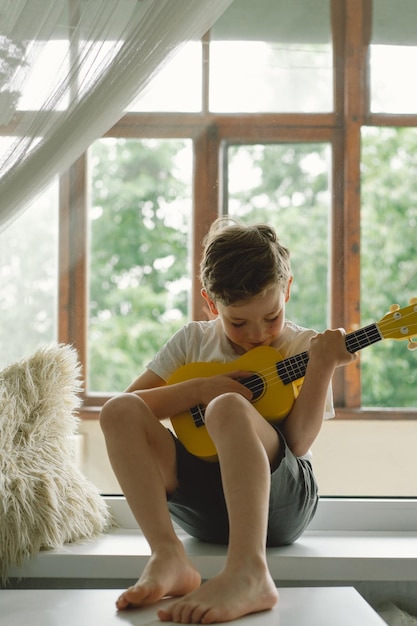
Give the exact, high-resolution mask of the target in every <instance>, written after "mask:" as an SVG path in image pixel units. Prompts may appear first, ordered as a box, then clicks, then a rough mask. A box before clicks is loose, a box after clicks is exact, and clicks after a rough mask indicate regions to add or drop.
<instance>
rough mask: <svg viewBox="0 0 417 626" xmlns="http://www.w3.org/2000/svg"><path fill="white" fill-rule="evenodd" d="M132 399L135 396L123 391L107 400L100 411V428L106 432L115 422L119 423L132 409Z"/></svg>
mask: <svg viewBox="0 0 417 626" xmlns="http://www.w3.org/2000/svg"><path fill="white" fill-rule="evenodd" d="M134 400H135V397H134V396H132V394H129V393H123V394H120V395H117V396H114V397H113V398H110V400H107V402H106V403H105V404H104V405H103V407H102V409H101V411H100V426H101V429H102V430H103V431H104V432H106V431H107V430H108V429H110V428H111V427H112V426H114V425H115V424H116V423H120V420H121V419H123V417H124V416H126V415H127V414H128V413H130V411H131V410H132V405H133V403H134Z"/></svg>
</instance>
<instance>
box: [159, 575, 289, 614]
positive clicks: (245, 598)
mask: <svg viewBox="0 0 417 626" xmlns="http://www.w3.org/2000/svg"><path fill="white" fill-rule="evenodd" d="M277 601H278V591H277V589H276V587H275V584H274V582H273V580H272V578H271V576H270V574H269V572H268V570H265V567H262V569H261V570H260V569H259V568H258V569H256V570H255V569H251V570H250V569H247V570H246V571H242V570H239V571H234V572H228V571H227V570H224V571H223V572H221V573H220V574H219V575H218V576H216V577H215V578H212V579H210V580H209V581H207V582H206V583H204V584H203V585H202V586H201V587H200V588H199V589H197V590H195V591H193V592H192V593H189V594H188V595H186V596H185V597H184V598H181V600H177V601H176V602H173V603H172V604H171V605H170V606H168V608H166V609H161V610H160V611H158V617H159V619H160V620H161V621H163V622H167V621H172V622H179V623H182V624H198V623H200V624H213V623H215V622H229V621H231V620H234V619H237V618H238V617H243V615H248V614H249V613H257V612H258V611H266V610H268V609H272V608H273V607H274V606H275V604H276V603H277Z"/></svg>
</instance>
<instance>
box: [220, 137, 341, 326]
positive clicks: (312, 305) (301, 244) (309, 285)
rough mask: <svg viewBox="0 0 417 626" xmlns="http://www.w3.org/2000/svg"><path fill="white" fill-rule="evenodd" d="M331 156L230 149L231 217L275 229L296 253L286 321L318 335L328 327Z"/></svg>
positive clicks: (319, 147)
mask: <svg viewBox="0 0 417 626" xmlns="http://www.w3.org/2000/svg"><path fill="white" fill-rule="evenodd" d="M329 152H330V147H329V146H328V145H326V144H283V145H282V144H281V145H280V144H267V145H239V146H230V147H229V149H228V213H229V214H230V215H232V216H236V217H239V218H241V219H244V220H247V221H249V222H251V223H253V222H268V223H270V224H272V225H273V226H274V227H275V229H276V231H277V234H278V237H279V238H280V241H281V242H282V244H283V245H285V246H287V247H288V248H289V249H290V252H291V264H292V270H293V275H294V282H293V285H292V288H291V299H290V301H289V303H288V305H287V315H288V317H289V318H290V319H292V320H293V321H294V322H296V323H298V324H301V325H303V326H308V327H311V328H316V329H317V330H324V329H325V328H326V327H327V326H328V315H327V313H328V301H329V297H328V296H329V289H328V284H329V215H330V213H329V211H330V189H329V180H330V175H329V162H330V161H329Z"/></svg>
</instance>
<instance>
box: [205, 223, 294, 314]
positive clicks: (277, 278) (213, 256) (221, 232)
mask: <svg viewBox="0 0 417 626" xmlns="http://www.w3.org/2000/svg"><path fill="white" fill-rule="evenodd" d="M200 270H201V271H200V279H201V283H202V285H203V287H204V289H205V290H206V292H207V294H208V295H209V297H210V298H212V299H213V300H214V301H216V300H217V301H219V302H221V303H222V304H224V305H225V306H229V305H231V304H237V303H238V302H243V301H245V300H250V299H251V298H253V297H254V296H257V295H260V294H262V293H264V292H265V291H266V290H267V289H269V288H270V287H272V286H274V285H277V286H278V287H280V288H281V289H282V290H283V291H285V289H286V288H287V285H288V281H289V279H290V277H291V266H290V253H289V251H288V250H287V248H284V247H283V246H282V245H281V244H280V243H279V241H278V237H277V234H276V232H275V230H274V229H273V228H272V227H271V226H269V225H268V224H252V225H246V224H243V223H241V222H239V221H238V220H235V219H233V218H230V217H223V218H219V219H217V220H216V221H215V222H213V224H212V226H211V228H210V230H209V232H208V235H207V237H206V238H205V240H204V253H203V258H202V261H201V265H200Z"/></svg>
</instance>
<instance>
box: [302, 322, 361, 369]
mask: <svg viewBox="0 0 417 626" xmlns="http://www.w3.org/2000/svg"><path fill="white" fill-rule="evenodd" d="M356 358H357V354H356V353H351V352H349V351H348V349H347V348H346V331H345V330H344V329H343V328H336V329H333V330H325V331H324V332H323V333H318V334H317V335H315V336H314V337H312V338H311V340H310V349H309V360H310V361H314V362H315V363H316V364H317V365H319V366H320V367H329V368H334V369H335V368H336V367H340V366H342V365H348V364H349V363H352V362H353V361H355V360H356Z"/></svg>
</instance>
